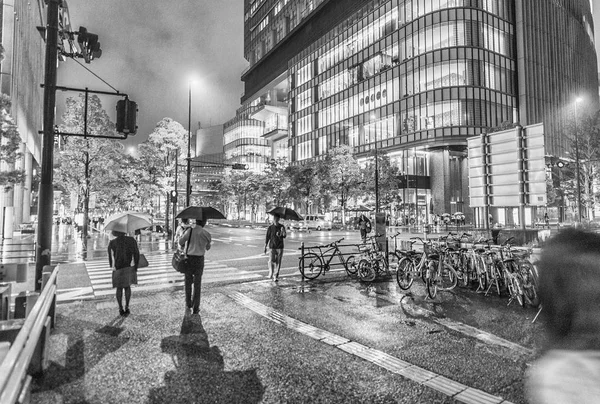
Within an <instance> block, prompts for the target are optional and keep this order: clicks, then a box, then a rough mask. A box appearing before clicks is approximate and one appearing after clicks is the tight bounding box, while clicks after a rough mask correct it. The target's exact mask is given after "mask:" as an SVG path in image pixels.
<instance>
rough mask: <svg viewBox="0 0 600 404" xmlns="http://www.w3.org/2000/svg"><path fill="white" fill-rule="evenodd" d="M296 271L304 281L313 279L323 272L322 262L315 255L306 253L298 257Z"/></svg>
mask: <svg viewBox="0 0 600 404" xmlns="http://www.w3.org/2000/svg"><path fill="white" fill-rule="evenodd" d="M298 269H300V273H301V274H302V276H303V277H305V278H306V279H315V278H316V277H317V276H319V275H321V271H323V261H322V260H321V257H319V256H318V255H317V254H315V253H313V252H308V253H306V254H304V255H303V256H302V257H300V262H299V263H298Z"/></svg>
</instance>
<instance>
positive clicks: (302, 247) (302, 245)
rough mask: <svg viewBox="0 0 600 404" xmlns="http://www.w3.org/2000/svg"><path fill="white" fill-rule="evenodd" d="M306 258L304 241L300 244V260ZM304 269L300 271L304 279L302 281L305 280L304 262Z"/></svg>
mask: <svg viewBox="0 0 600 404" xmlns="http://www.w3.org/2000/svg"><path fill="white" fill-rule="evenodd" d="M303 258H304V241H303V242H302V243H300V259H301V260H302V259H303ZM302 267H303V270H302V271H300V276H301V277H302V280H304V261H302Z"/></svg>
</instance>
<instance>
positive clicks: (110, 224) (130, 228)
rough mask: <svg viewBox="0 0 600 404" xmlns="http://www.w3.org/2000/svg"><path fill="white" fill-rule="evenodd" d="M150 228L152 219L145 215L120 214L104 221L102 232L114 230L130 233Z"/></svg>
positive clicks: (137, 213) (134, 213)
mask: <svg viewBox="0 0 600 404" xmlns="http://www.w3.org/2000/svg"><path fill="white" fill-rule="evenodd" d="M149 226H152V219H151V218H150V215H149V214H147V213H140V212H121V213H116V214H114V215H112V216H110V217H108V218H107V219H106V222H105V225H104V230H115V231H120V232H122V233H132V232H134V231H135V230H137V229H143V228H144V227H149Z"/></svg>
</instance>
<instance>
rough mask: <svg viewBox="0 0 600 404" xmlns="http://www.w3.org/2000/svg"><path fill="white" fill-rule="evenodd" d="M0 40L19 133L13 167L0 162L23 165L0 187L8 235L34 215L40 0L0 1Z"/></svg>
mask: <svg viewBox="0 0 600 404" xmlns="http://www.w3.org/2000/svg"><path fill="white" fill-rule="evenodd" d="M0 13H1V15H0V18H1V20H0V21H1V22H0V24H1V26H0V43H1V44H2V46H3V48H4V60H2V62H1V64H0V66H1V73H0V88H1V91H2V93H3V94H5V95H7V96H9V97H10V99H11V103H12V106H11V110H10V111H9V113H10V115H11V117H12V118H13V120H14V122H15V124H16V126H17V128H18V132H19V135H20V137H21V147H20V154H21V158H20V159H18V161H17V163H16V164H15V166H14V167H8V166H7V165H6V163H5V162H1V163H0V169H2V170H5V169H9V170H10V169H14V168H16V169H21V170H23V171H24V173H25V182H24V183H23V184H16V185H14V186H13V187H12V188H11V189H9V190H5V189H2V190H0V212H1V215H0V232H1V233H2V237H3V238H12V234H13V231H14V230H16V229H18V228H19V224H21V223H26V222H30V221H31V216H32V215H37V208H36V202H35V199H36V197H35V195H36V194H37V189H34V188H35V181H34V172H35V171H39V164H40V161H41V136H40V135H39V134H38V131H39V130H41V129H42V118H43V116H42V112H43V109H42V101H43V89H42V88H41V86H40V84H41V83H42V82H43V79H44V55H45V52H44V41H43V38H42V37H41V35H40V33H39V32H38V30H37V29H36V27H37V26H44V23H43V21H41V17H40V16H42V15H45V7H44V4H43V2H42V1H30V2H23V1H15V2H11V3H7V2H1V3H0Z"/></svg>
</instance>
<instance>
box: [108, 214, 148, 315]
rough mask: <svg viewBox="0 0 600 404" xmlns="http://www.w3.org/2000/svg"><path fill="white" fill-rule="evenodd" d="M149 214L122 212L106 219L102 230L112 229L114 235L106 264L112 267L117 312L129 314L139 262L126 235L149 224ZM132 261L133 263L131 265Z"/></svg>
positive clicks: (132, 241) (132, 239) (136, 249)
mask: <svg viewBox="0 0 600 404" xmlns="http://www.w3.org/2000/svg"><path fill="white" fill-rule="evenodd" d="M151 224H152V223H151V222H150V219H149V216H148V215H147V214H145V213H138V212H123V213H117V214H114V215H112V216H110V217H109V218H108V219H106V226H105V227H104V230H112V235H113V236H115V238H114V239H112V240H111V241H110V242H109V243H108V264H109V265H110V267H111V268H112V269H113V274H112V275H113V276H112V283H113V288H117V303H118V304H119V314H121V315H122V316H127V315H129V300H130V299H131V285H132V284H137V269H138V265H139V263H140V250H139V248H138V244H137V241H136V240H135V239H134V238H133V237H129V236H126V234H127V233H133V232H134V231H135V230H137V229H142V228H144V227H148V226H150V225H151ZM132 261H133V265H131V263H132ZM123 290H125V308H124V309H123Z"/></svg>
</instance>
